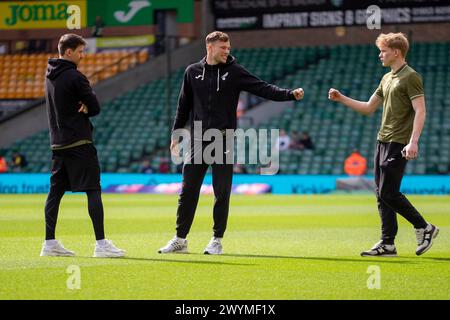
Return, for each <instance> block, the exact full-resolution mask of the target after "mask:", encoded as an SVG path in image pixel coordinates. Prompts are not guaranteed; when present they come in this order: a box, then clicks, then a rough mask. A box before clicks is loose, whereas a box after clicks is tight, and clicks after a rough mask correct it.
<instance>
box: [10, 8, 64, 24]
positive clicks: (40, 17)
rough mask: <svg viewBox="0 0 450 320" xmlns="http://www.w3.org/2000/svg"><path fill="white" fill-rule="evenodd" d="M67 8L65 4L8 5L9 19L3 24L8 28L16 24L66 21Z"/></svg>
mask: <svg viewBox="0 0 450 320" xmlns="http://www.w3.org/2000/svg"><path fill="white" fill-rule="evenodd" d="M67 7H68V5H67V3H59V4H57V5H56V4H33V5H27V4H25V5H18V4H15V5H10V6H8V8H9V17H7V18H6V19H5V23H6V25H8V26H14V25H16V24H17V23H18V22H29V21H35V22H36V21H48V20H66V19H67V18H68V13H67Z"/></svg>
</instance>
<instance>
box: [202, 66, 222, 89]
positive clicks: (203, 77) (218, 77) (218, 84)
mask: <svg viewBox="0 0 450 320" xmlns="http://www.w3.org/2000/svg"><path fill="white" fill-rule="evenodd" d="M204 79H205V65H203V72H202V81H203V80H204ZM219 90H220V70H219V69H217V90H216V91H219Z"/></svg>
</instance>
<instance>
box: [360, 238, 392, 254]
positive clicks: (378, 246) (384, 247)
mask: <svg viewBox="0 0 450 320" xmlns="http://www.w3.org/2000/svg"><path fill="white" fill-rule="evenodd" d="M361 256H362V257H396V256H397V249H396V248H395V245H393V244H383V242H382V241H379V242H377V243H375V245H374V246H373V247H372V248H371V249H370V250H367V251H363V252H361Z"/></svg>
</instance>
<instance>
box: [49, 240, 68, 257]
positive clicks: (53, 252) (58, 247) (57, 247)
mask: <svg viewBox="0 0 450 320" xmlns="http://www.w3.org/2000/svg"><path fill="white" fill-rule="evenodd" d="M73 256H75V252H73V251H70V250H68V249H66V248H64V246H63V244H62V243H61V242H60V241H58V240H50V241H48V240H47V241H45V242H44V243H43V244H42V250H41V257H73Z"/></svg>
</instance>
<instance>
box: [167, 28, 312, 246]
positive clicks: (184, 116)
mask: <svg viewBox="0 0 450 320" xmlns="http://www.w3.org/2000/svg"><path fill="white" fill-rule="evenodd" d="M230 48H231V47H230V39H229V36H228V35H227V34H226V33H223V32H220V31H214V32H212V33H210V34H209V35H207V37H206V49H207V56H206V57H205V58H203V59H202V60H201V61H200V62H197V63H194V64H192V65H190V66H188V67H187V69H186V71H185V74H184V80H183V84H182V87H181V91H180V96H179V100H178V109H177V114H176V118H175V121H174V125H173V128H172V129H173V131H175V130H178V129H181V128H184V126H185V125H186V124H187V123H188V121H190V122H191V135H193V136H194V139H195V131H196V130H195V124H194V122H196V123H197V124H198V123H200V124H201V128H202V131H203V132H204V131H206V130H208V129H217V130H220V131H221V132H222V133H223V134H225V133H226V130H227V129H233V130H234V129H236V126H237V119H236V118H237V117H236V109H237V105H238V99H239V93H240V92H241V91H247V92H250V93H252V94H255V95H257V96H260V97H263V98H266V99H269V100H274V101H288V100H300V99H302V98H303V95H304V93H303V89H301V88H298V89H295V90H287V89H281V88H278V87H277V86H275V85H272V84H269V83H267V82H265V81H263V80H261V79H259V78H258V77H256V76H254V75H252V74H251V73H250V72H248V71H247V70H246V69H245V68H244V67H242V66H241V65H239V64H238V63H236V61H235V59H234V57H233V56H231V55H230ZM194 139H192V140H194ZM223 140H224V141H225V140H227V139H226V138H224V139H223ZM177 145H178V141H177V140H176V139H175V138H174V135H173V136H172V142H171V146H170V148H171V150H173V151H174V150H175V152H174V154H176V153H177V152H176V149H177V148H178V147H177ZM208 145H210V143H209V142H205V141H202V143H201V144H200V146H201V147H200V148H199V149H198V150H197V149H195V146H193V147H191V151H190V153H189V154H188V157H189V159H188V160H190V161H185V162H184V165H183V183H182V190H181V194H180V198H179V201H178V210H177V227H176V235H175V237H174V238H173V239H171V240H170V241H169V242H168V243H167V245H166V246H165V247H163V248H161V249H159V251H158V252H159V253H187V240H186V236H187V234H188V233H189V230H190V228H191V225H192V222H193V219H194V214H195V210H196V207H197V203H198V199H199V194H200V188H201V185H202V182H203V179H204V177H205V174H206V172H207V170H208V168H209V166H210V165H211V166H212V182H213V189H214V196H215V202H214V210H213V218H214V227H213V232H214V234H213V237H212V239H211V241H210V242H209V244H208V245H207V246H206V248H205V250H204V253H205V254H221V253H222V243H221V240H222V237H223V234H224V232H225V229H226V225H227V219H228V210H229V201H230V193H231V183H232V175H233V163H229V162H230V161H227V160H224V159H222V160H220V161H218V162H214V163H208V162H207V161H204V159H202V162H201V163H197V161H196V158H197V157H198V154H200V153H202V152H203V151H204V150H205V148H207V147H208ZM230 151H231V150H227V151H225V152H224V155H223V157H224V158H227V159H230V157H228V156H229V155H230V154H231V152H230ZM185 160H186V159H185Z"/></svg>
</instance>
